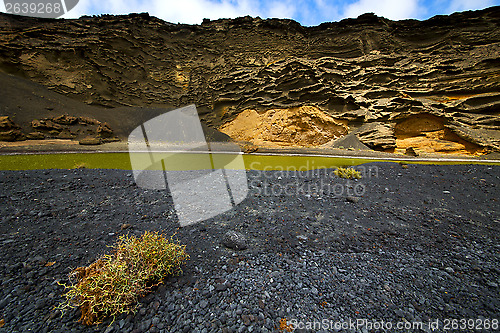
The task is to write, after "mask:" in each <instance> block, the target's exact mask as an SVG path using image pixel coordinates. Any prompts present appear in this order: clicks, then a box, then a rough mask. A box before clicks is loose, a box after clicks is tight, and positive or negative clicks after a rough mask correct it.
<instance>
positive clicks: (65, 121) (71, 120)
mask: <svg viewBox="0 0 500 333" xmlns="http://www.w3.org/2000/svg"><path fill="white" fill-rule="evenodd" d="M52 121H53V122H55V123H57V124H61V125H75V124H76V123H77V122H78V118H77V117H73V116H68V115H61V116H58V117H54V118H52Z"/></svg>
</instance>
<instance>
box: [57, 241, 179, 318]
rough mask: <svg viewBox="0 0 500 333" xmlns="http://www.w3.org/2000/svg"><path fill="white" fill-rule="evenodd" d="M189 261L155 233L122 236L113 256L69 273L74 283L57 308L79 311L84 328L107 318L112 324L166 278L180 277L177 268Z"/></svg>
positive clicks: (130, 310) (175, 246)
mask: <svg viewBox="0 0 500 333" xmlns="http://www.w3.org/2000/svg"><path fill="white" fill-rule="evenodd" d="M188 258H189V255H188V254H187V253H186V251H185V245H179V244H178V243H177V242H174V241H173V240H172V238H170V239H168V238H165V237H164V236H163V235H162V234H158V233H157V232H145V233H144V234H143V235H142V236H140V237H134V236H131V237H129V236H128V235H127V236H121V237H120V238H119V240H118V241H117V244H116V245H115V246H114V250H113V252H112V254H107V255H104V256H103V257H101V258H100V259H99V260H97V261H96V262H94V263H93V264H91V265H90V266H88V267H78V268H76V269H75V270H74V271H72V272H71V273H70V280H71V281H72V282H73V283H72V285H70V286H66V285H65V287H66V288H67V289H69V291H67V292H66V293H65V295H64V296H65V298H66V300H65V302H63V303H62V304H61V305H60V306H59V308H60V309H61V310H63V311H64V310H67V309H70V308H75V307H80V309H81V311H82V315H81V317H80V319H79V321H80V322H81V323H83V324H85V325H93V324H99V323H102V322H103V321H104V320H105V319H106V318H109V317H112V318H113V320H115V318H116V317H117V316H118V315H120V314H122V313H129V312H135V309H136V305H137V302H138V300H139V298H141V297H144V296H145V295H146V294H148V293H149V292H150V291H151V290H152V288H153V287H155V286H158V285H159V284H161V283H162V281H163V279H164V278H165V277H166V276H167V275H176V274H181V273H182V270H181V268H180V265H181V264H182V263H183V262H184V261H185V260H187V259H188Z"/></svg>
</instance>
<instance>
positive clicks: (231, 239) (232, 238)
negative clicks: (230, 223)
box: [222, 230, 247, 250]
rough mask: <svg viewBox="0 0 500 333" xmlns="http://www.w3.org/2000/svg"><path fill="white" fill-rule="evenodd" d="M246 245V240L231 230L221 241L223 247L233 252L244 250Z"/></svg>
mask: <svg viewBox="0 0 500 333" xmlns="http://www.w3.org/2000/svg"><path fill="white" fill-rule="evenodd" d="M246 243H247V239H246V237H245V236H244V235H243V234H241V233H239V232H236V231H232V230H230V231H228V232H226V233H225V234H224V236H223V240H222V244H224V246H226V247H228V248H230V249H234V250H244V249H246V248H247V244H246Z"/></svg>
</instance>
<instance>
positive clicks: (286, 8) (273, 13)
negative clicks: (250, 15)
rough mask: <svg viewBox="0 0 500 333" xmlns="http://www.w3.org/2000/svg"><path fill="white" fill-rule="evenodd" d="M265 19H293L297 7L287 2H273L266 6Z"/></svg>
mask: <svg viewBox="0 0 500 333" xmlns="http://www.w3.org/2000/svg"><path fill="white" fill-rule="evenodd" d="M266 7H267V8H266V10H265V17H275V18H289V19H291V18H293V17H294V16H295V13H296V11H297V7H296V6H295V5H294V4H293V3H291V2H288V1H286V2H285V1H273V2H271V3H270V4H269V5H267V6H266Z"/></svg>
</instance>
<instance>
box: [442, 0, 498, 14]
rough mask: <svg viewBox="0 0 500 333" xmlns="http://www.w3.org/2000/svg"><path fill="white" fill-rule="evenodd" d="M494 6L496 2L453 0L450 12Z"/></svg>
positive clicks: (486, 0) (489, 0) (487, 0)
mask: <svg viewBox="0 0 500 333" xmlns="http://www.w3.org/2000/svg"><path fill="white" fill-rule="evenodd" d="M494 5H495V1H494V0H452V1H451V3H450V6H449V8H448V9H449V11H450V12H460V11H464V10H473V9H483V8H487V7H491V6H494Z"/></svg>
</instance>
